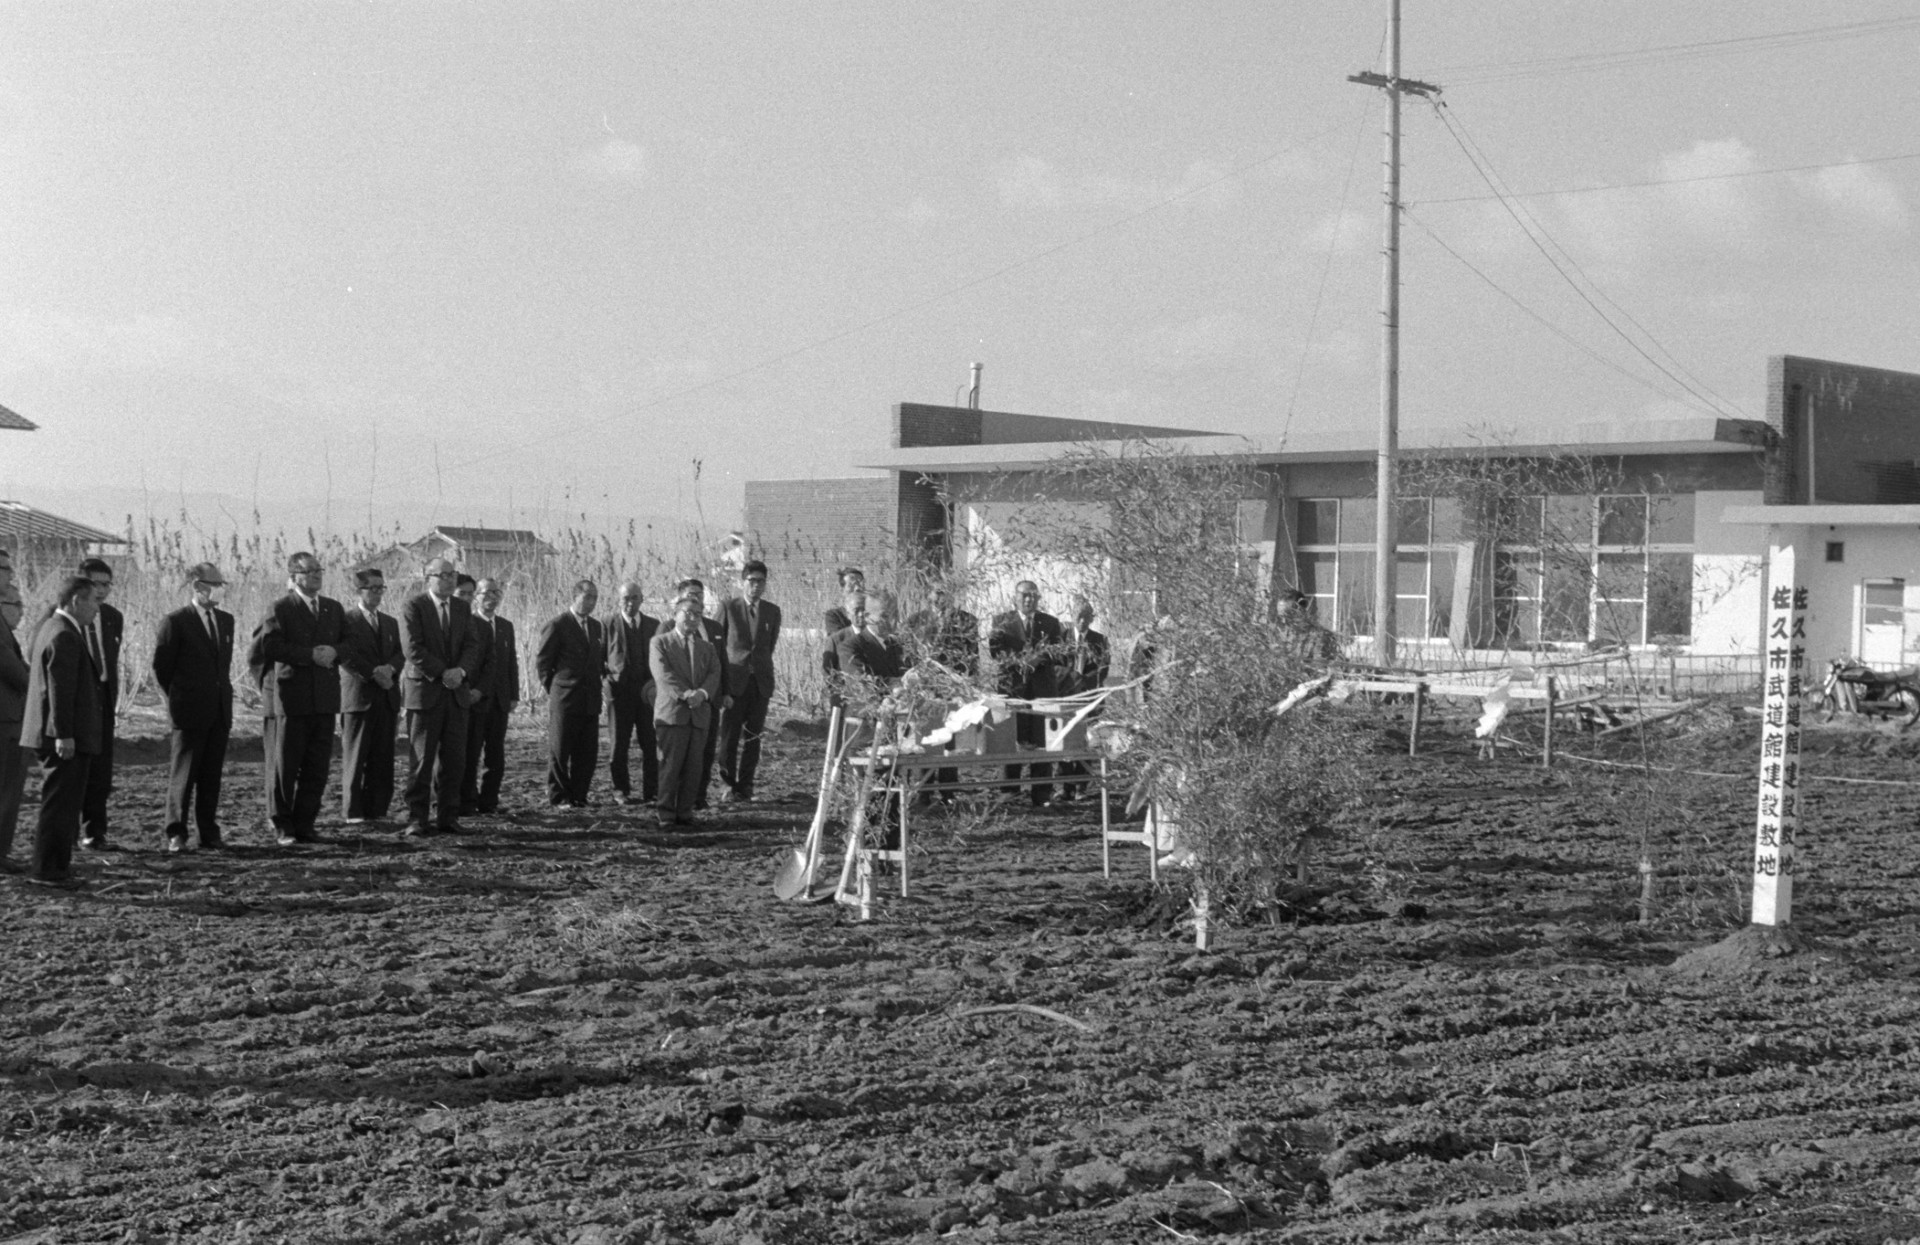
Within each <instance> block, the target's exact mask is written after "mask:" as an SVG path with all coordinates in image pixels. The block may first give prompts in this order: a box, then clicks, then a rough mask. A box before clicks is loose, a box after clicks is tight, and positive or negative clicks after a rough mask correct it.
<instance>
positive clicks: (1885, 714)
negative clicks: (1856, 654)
mask: <svg viewBox="0 0 1920 1245" xmlns="http://www.w3.org/2000/svg"><path fill="white" fill-rule="evenodd" d="M1843 709H1844V710H1845V711H1847V712H1848V713H1864V714H1867V715H1869V716H1871V717H1880V718H1898V719H1900V729H1901V730H1903V731H1904V730H1906V729H1907V728H1908V727H1910V726H1912V725H1913V724H1914V723H1915V722H1916V721H1920V666H1902V667H1901V668H1900V669H1898V670H1875V669H1873V668H1872V667H1871V666H1869V665H1867V664H1866V663H1865V662H1862V661H1860V660H1858V659H1856V658H1852V657H1835V658H1833V659H1831V660H1830V661H1828V662H1827V680H1826V683H1825V685H1824V686H1823V687H1821V689H1820V701H1819V709H1818V713H1819V716H1820V720H1821V721H1822V722H1830V721H1832V720H1833V715H1834V714H1836V713H1838V712H1840V711H1841V710H1843Z"/></svg>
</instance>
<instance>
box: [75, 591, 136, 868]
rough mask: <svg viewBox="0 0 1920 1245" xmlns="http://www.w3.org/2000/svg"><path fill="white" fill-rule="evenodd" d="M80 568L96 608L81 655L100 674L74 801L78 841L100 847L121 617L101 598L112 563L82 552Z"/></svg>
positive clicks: (109, 781)
mask: <svg viewBox="0 0 1920 1245" xmlns="http://www.w3.org/2000/svg"><path fill="white" fill-rule="evenodd" d="M80 573H81V574H82V575H84V576H86V577H87V578H88V579H91V580H92V581H93V601H94V604H95V605H96V606H98V607H99V608H98V610H97V611H96V612H95V614H94V616H93V622H92V623H91V624H90V625H89V626H88V627H87V635H86V641H87V655H88V656H90V657H92V658H93V668H94V670H95V671H97V672H98V673H99V678H100V752H99V754H98V755H97V756H95V757H94V758H93V761H92V762H91V763H90V764H89V765H88V766H87V798H86V800H85V801H84V802H83V803H82V804H81V806H80V846H81V847H84V848H86V849H87V850H88V851H90V852H104V851H106V850H107V848H108V840H107V797H109V796H111V795H112V794H113V733H114V725H115V722H116V721H117V719H118V716H119V708H120V643H121V640H122V639H123V638H124V637H125V635H126V629H127V621H126V618H125V617H124V616H123V615H122V614H121V613H120V611H119V610H117V609H115V608H114V607H113V606H111V605H108V604H107V598H108V597H109V596H110V595H112V593H113V568H112V567H111V566H109V565H107V563H106V561H105V560H104V559H101V558H88V559H87V560H86V561H84V562H82V563H81V564H80Z"/></svg>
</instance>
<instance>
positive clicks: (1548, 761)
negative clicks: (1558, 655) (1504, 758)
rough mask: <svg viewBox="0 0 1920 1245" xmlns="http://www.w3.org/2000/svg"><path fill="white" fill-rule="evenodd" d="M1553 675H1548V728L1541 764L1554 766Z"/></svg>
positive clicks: (1548, 766)
mask: <svg viewBox="0 0 1920 1245" xmlns="http://www.w3.org/2000/svg"><path fill="white" fill-rule="evenodd" d="M1553 693H1554V686H1553V676H1552V675H1548V676H1547V730H1546V738H1545V740H1544V741H1543V742H1542V744H1541V747H1540V764H1542V765H1544V766H1546V767H1547V768H1548V769H1552V768H1553Z"/></svg>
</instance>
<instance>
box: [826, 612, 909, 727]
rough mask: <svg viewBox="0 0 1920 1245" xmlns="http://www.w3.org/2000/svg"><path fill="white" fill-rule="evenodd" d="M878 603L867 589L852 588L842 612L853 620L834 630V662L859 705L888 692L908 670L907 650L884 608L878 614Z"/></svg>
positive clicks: (853, 698) (844, 683)
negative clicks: (854, 590)
mask: <svg viewBox="0 0 1920 1245" xmlns="http://www.w3.org/2000/svg"><path fill="white" fill-rule="evenodd" d="M874 604H875V602H874V600H873V598H872V597H871V596H869V595H868V594H867V593H864V592H849V593H848V594H847V595H846V596H845V597H843V598H842V599H841V612H842V613H844V614H845V615H846V616H847V618H848V619H849V620H850V621H849V622H848V624H847V625H846V626H845V627H842V628H841V629H840V630H838V631H836V632H834V633H833V653H834V664H835V666H836V667H837V668H838V670H839V672H840V680H841V682H842V684H843V685H844V686H845V687H846V689H847V690H846V691H845V692H844V695H845V696H846V697H847V699H848V700H849V701H850V702H851V703H853V704H856V705H858V704H863V703H865V702H867V701H868V700H871V699H872V698H873V697H874V696H877V695H883V694H885V692H886V690H887V688H888V687H889V686H891V685H892V684H893V683H895V682H898V681H899V679H900V677H901V676H902V675H903V674H905V673H906V653H905V650H904V649H902V647H901V645H900V641H899V640H898V639H896V638H895V637H894V636H893V635H892V634H891V628H890V627H889V626H888V625H887V622H886V620H885V618H884V613H885V610H884V608H883V609H882V610H881V611H879V612H878V615H876V613H875V612H874V611H873V610H872V606H873V605H874ZM856 687H858V688H860V689H861V690H855V688H856Z"/></svg>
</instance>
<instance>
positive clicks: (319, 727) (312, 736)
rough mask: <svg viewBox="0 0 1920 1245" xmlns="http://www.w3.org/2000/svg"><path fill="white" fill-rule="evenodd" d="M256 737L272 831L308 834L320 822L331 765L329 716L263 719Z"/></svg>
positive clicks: (330, 724)
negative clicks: (263, 761) (262, 760)
mask: <svg viewBox="0 0 1920 1245" xmlns="http://www.w3.org/2000/svg"><path fill="white" fill-rule="evenodd" d="M260 735H261V740H260V742H261V744H262V745H263V746H264V747H265V750H266V756H267V816H268V817H270V818H271V819H272V820H273V825H274V828H275V829H276V830H293V831H297V832H300V833H310V832H311V831H312V830H313V823H314V822H316V821H318V820H320V804H321V801H322V800H324V799H325V798H326V794H327V771H328V769H330V768H331V767H332V765H333V714H331V713H302V714H295V715H293V716H291V717H278V718H266V719H264V720H263V721H262V722H261V723H260Z"/></svg>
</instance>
